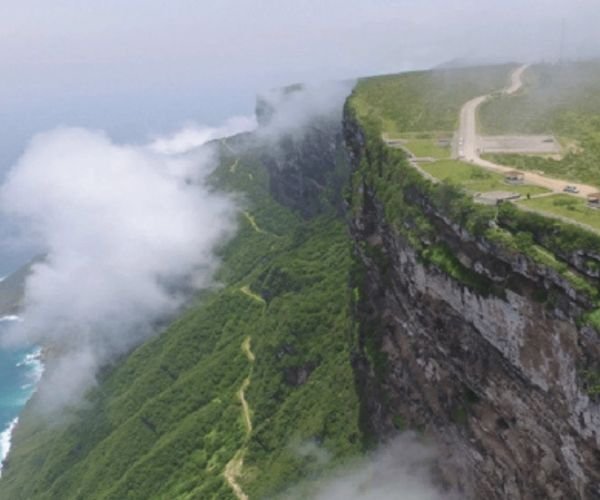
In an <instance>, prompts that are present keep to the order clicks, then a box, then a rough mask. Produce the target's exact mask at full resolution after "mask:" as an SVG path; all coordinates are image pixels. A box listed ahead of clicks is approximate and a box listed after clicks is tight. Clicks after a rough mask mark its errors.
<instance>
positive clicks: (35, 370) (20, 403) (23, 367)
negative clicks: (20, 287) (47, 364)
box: [0, 315, 44, 478]
mask: <svg viewBox="0 0 600 500" xmlns="http://www.w3.org/2000/svg"><path fill="white" fill-rule="evenodd" d="M15 321H23V320H22V318H20V317H19V316H16V315H4V316H1V317H0V324H1V323H4V322H15ZM43 361H44V351H43V348H41V347H39V346H36V347H33V348H30V349H26V350H24V351H23V353H22V355H21V356H20V359H19V361H18V362H17V363H15V364H14V369H16V370H19V371H20V372H21V373H20V374H19V375H20V378H21V382H22V383H21V384H19V386H18V387H17V388H16V389H15V391H16V393H17V394H18V398H15V400H14V407H15V408H18V414H17V415H16V416H14V417H13V418H12V419H11V420H10V422H8V425H5V426H4V427H3V428H0V478H2V471H3V466H4V464H5V462H6V459H7V457H8V455H9V453H10V449H11V444H12V437H13V434H14V431H15V429H16V428H17V426H18V424H19V416H20V413H21V411H22V410H23V408H24V407H25V405H26V404H27V402H28V401H29V400H30V399H31V397H32V396H33V395H34V394H35V392H36V391H37V388H38V386H39V383H40V380H41V378H42V375H43V373H44V362H43Z"/></svg>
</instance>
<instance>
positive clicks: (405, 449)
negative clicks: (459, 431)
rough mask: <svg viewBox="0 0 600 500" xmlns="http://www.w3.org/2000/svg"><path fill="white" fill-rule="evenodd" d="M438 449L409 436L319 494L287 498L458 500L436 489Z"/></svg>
mask: <svg viewBox="0 0 600 500" xmlns="http://www.w3.org/2000/svg"><path fill="white" fill-rule="evenodd" d="M437 456H438V455H437V451H436V449H435V448H434V447H432V446H429V445H425V444H423V443H422V442H421V441H420V440H418V439H417V437H416V436H415V435H414V434H411V433H405V434H403V435H401V436H399V437H398V438H396V439H395V440H394V441H392V442H391V443H389V444H388V445H386V446H383V447H381V448H380V449H379V450H377V451H376V452H375V453H373V454H372V455H371V456H370V457H367V458H365V459H364V460H360V461H358V462H356V463H354V464H353V465H352V466H349V467H345V468H343V469H340V470H338V471H336V472H334V473H333V474H332V476H331V477H330V478H328V479H326V480H325V481H324V482H323V483H322V484H320V485H319V486H318V487H317V490H316V491H312V492H310V493H307V492H306V491H304V490H303V491H301V492H300V491H296V490H294V491H290V493H289V495H287V496H286V498H294V499H296V498H298V499H299V498H310V499H312V500H456V499H457V498H458V497H456V496H454V495H453V494H451V493H448V492H441V491H440V490H439V489H438V488H437V487H436V486H435V485H434V481H433V475H432V467H433V465H434V462H435V459H436V457H437Z"/></svg>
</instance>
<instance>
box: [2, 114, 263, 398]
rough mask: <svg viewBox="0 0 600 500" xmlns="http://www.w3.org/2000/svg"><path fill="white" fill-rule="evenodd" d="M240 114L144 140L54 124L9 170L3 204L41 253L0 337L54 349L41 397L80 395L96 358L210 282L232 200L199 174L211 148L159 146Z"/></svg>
mask: <svg viewBox="0 0 600 500" xmlns="http://www.w3.org/2000/svg"><path fill="white" fill-rule="evenodd" d="M242 125H245V126H246V128H247V127H248V126H252V123H251V122H248V121H244V122H243V123H241V122H240V121H239V120H235V121H233V122H230V123H228V124H225V125H224V126H223V127H221V128H219V129H218V130H213V131H210V130H208V129H206V128H204V129H200V128H199V129H197V131H198V130H200V131H201V133H200V132H199V135H196V136H193V137H192V139H194V140H192V139H190V133H189V131H188V132H186V133H185V136H186V140H185V141H179V140H177V138H178V137H180V135H181V134H174V135H173V136H172V137H170V138H166V139H164V140H163V139H158V138H157V139H156V140H155V141H154V142H153V143H152V144H151V145H149V146H148V147H140V146H130V145H124V144H116V143H114V142H113V141H111V139H110V138H109V137H108V136H107V135H106V134H104V133H102V132H98V131H90V130H85V129H75V128H59V129H56V130H53V131H50V132H46V133H43V134H40V135H38V136H36V137H34V138H33V139H32V141H31V143H30V144H29V145H28V147H27V149H26V152H25V154H24V155H23V156H22V157H21V159H20V160H19V161H18V162H17V163H16V164H15V165H14V167H13V168H12V169H11V170H10V172H9V173H8V175H7V179H6V182H5V183H4V185H3V186H2V188H1V190H0V207H1V208H2V210H3V213H4V214H5V215H7V216H10V217H12V218H14V219H16V220H17V222H18V225H19V228H20V231H21V234H23V235H24V237H26V238H27V239H28V240H31V239H33V240H34V241H35V242H36V244H37V246H38V247H39V248H42V249H43V251H44V253H45V255H46V257H45V259H44V260H43V261H42V262H38V263H36V264H35V265H34V266H33V272H32V274H31V276H30V277H29V278H28V280H27V283H26V289H25V303H24V310H23V317H24V321H23V322H20V323H15V324H14V326H13V328H12V329H10V330H9V331H8V334H7V335H6V337H3V339H2V340H3V343H4V344H11V345H14V344H16V345H21V344H26V345H32V344H37V345H43V346H45V347H46V348H48V349H49V351H50V352H51V356H50V362H49V364H48V367H47V373H46V376H45V377H44V380H43V382H42V386H41V388H40V398H41V399H42V400H43V403H44V407H45V409H49V410H52V409H56V408H60V407H63V406H64V405H65V404H70V403H74V402H77V401H78V400H79V398H80V396H81V395H82V392H83V391H85V390H86V389H87V388H89V387H90V385H91V384H92V383H93V382H94V378H95V375H96V373H97V370H98V369H99V367H101V366H102V365H103V364H105V363H107V362H110V361H111V360H113V359H114V358H115V357H116V356H118V355H120V354H123V353H124V352H126V351H127V350H128V349H130V348H131V347H132V346H134V345H135V344H137V343H138V342H140V341H141V340H143V339H144V338H146V337H147V336H148V335H151V334H153V333H154V332H155V331H156V328H155V323H156V322H157V320H160V319H162V318H164V317H165V316H166V315H169V314H172V313H174V312H176V311H177V310H178V308H180V307H181V306H182V304H183V302H184V300H185V298H186V293H185V292H189V291H190V289H196V288H200V287H207V286H211V285H212V284H213V282H212V276H213V273H214V271H215V269H216V267H217V266H218V264H219V261H218V259H217V258H216V257H215V249H216V248H217V247H218V246H219V245H221V244H222V243H223V242H224V241H226V239H227V238H228V237H229V236H231V235H232V234H233V232H234V230H235V217H236V205H235V203H234V202H233V201H232V199H230V198H229V197H227V196H225V195H224V194H221V193H217V192H214V191H213V190H211V189H210V188H209V187H207V185H206V183H205V180H206V176H207V175H208V174H209V173H210V172H211V171H212V169H213V168H214V164H215V160H214V158H213V155H212V153H211V150H210V148H208V149H207V148H204V149H202V148H201V149H194V150H192V151H190V152H189V153H188V154H187V155H170V154H164V153H162V152H160V151H163V150H166V151H168V152H170V151H176V152H178V153H182V152H185V151H187V150H189V149H191V148H197V146H200V145H201V144H202V143H203V141H205V140H206V139H208V138H217V137H219V136H221V135H222V134H224V135H229V134H230V133H231V132H239V131H240V129H242V128H244V127H242ZM184 291H185V292H184Z"/></svg>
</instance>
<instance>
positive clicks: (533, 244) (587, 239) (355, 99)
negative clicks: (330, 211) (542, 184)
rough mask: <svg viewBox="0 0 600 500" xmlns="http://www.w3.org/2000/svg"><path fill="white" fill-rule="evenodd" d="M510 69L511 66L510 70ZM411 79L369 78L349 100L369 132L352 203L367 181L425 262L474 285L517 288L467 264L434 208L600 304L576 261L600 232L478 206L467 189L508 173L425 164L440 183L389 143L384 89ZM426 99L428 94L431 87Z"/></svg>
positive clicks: (489, 184)
mask: <svg viewBox="0 0 600 500" xmlns="http://www.w3.org/2000/svg"><path fill="white" fill-rule="evenodd" d="M504 70H505V71H508V70H507V68H504ZM394 78H395V80H397V82H396V83H394V82H393V80H394ZM404 78H407V79H408V80H409V82H410V81H411V79H414V76H411V75H408V76H405V75H397V76H395V77H382V78H381V80H382V81H381V82H378V81H377V79H370V80H365V81H362V82H361V84H359V85H358V86H357V88H356V89H355V91H354V93H353V94H352V96H351V98H350V100H349V102H348V105H347V109H346V116H347V119H348V120H354V121H355V122H356V126H357V127H360V129H361V130H362V132H363V135H364V148H361V151H362V153H363V154H362V156H361V157H360V168H359V169H358V170H357V171H356V172H355V173H354V175H353V178H352V187H353V191H352V193H351V195H350V196H349V200H350V202H351V204H352V209H353V210H354V211H357V210H358V209H359V208H360V207H361V204H362V203H363V199H364V196H363V194H362V193H363V190H364V187H363V186H364V185H366V186H367V187H369V188H370V189H372V190H373V191H374V193H375V195H376V196H377V198H378V200H379V201H380V202H381V203H382V205H383V209H384V213H385V217H386V222H387V223H388V224H390V225H391V226H392V227H393V228H394V230H395V231H396V232H397V233H399V234H400V235H402V236H404V237H405V238H406V239H407V240H408V241H409V242H410V244H411V246H412V247H413V248H414V249H415V250H416V251H417V252H418V254H419V255H420V257H421V258H422V260H423V262H425V263H427V264H429V265H434V266H436V267H437V268H438V269H440V270H442V271H443V272H445V273H446V274H448V275H450V276H452V277H453V278H455V279H456V280H457V281H459V282H461V283H463V284H464V285H465V286H466V287H469V288H472V289H476V290H478V291H482V290H483V291H487V292H491V293H497V294H501V292H502V290H501V289H499V288H501V287H510V286H511V283H509V282H507V283H503V284H497V285H495V286H493V287H491V286H488V284H487V283H486V278H485V276H483V275H479V273H477V272H476V271H475V270H474V269H468V268H466V267H465V266H463V264H462V263H461V262H459V261H458V259H457V257H456V252H455V251H453V250H455V249H448V248H446V247H444V245H443V240H440V239H439V234H438V233H439V230H438V228H437V222H436V218H435V217H431V216H429V215H428V213H430V212H431V211H434V212H436V213H438V214H443V215H444V217H447V218H448V219H450V220H452V221H453V222H454V223H456V224H458V225H460V226H461V227H463V228H465V229H466V230H467V231H469V233H470V234H471V235H473V236H476V237H480V238H484V239H486V240H487V241H489V242H490V243H493V244H495V245H497V247H498V249H499V250H502V251H504V252H509V253H510V252H514V253H523V254H525V255H527V256H528V257H529V258H530V259H531V260H532V261H534V262H536V263H538V264H539V265H543V266H547V267H551V268H552V269H554V270H555V271H556V272H557V273H559V274H560V275H561V276H562V277H563V278H564V279H565V280H567V281H568V282H569V283H570V284H571V285H572V286H573V288H574V289H575V290H577V291H578V292H580V293H582V294H585V295H587V296H588V297H589V298H590V299H591V301H592V303H593V304H598V305H600V302H599V301H600V291H599V289H598V284H597V281H596V280H593V279H589V278H586V277H585V276H584V275H583V274H581V273H580V272H579V271H577V270H576V269H575V267H574V266H573V262H574V258H575V256H576V255H577V253H578V252H580V251H581V249H585V250H587V251H589V252H591V253H595V254H596V255H597V254H600V236H599V235H598V234H596V233H594V232H591V231H589V230H586V229H585V228H582V227H580V226H577V225H575V223H567V222H563V221H562V220H558V219H554V218H549V217H544V216H542V215H540V214H537V213H533V212H530V211H525V210H521V209H519V208H518V207H517V206H516V205H515V204H512V203H503V204H501V205H500V206H499V207H498V208H496V207H489V206H483V205H478V204H476V203H474V202H473V200H472V199H471V197H470V196H466V195H465V191H464V188H465V187H466V188H467V190H469V191H471V190H473V191H475V190H477V191H479V190H481V191H485V190H490V189H491V190H498V189H502V190H508V189H507V185H506V184H504V181H503V179H502V178H501V177H500V176H497V177H496V176H495V175H494V174H493V173H489V172H486V171H484V170H481V169H479V168H478V167H475V166H471V165H468V164H467V165H465V164H462V163H459V162H454V161H439V162H435V163H433V164H425V165H422V168H424V169H425V170H426V171H428V172H429V173H431V174H432V175H434V176H435V177H438V178H441V179H443V182H441V183H435V184H434V183H432V182H431V181H429V180H427V179H426V178H424V177H423V176H422V175H421V174H420V173H419V172H418V171H417V170H416V169H414V168H412V167H411V166H410V164H409V162H408V161H407V159H406V156H405V154H404V153H403V152H402V151H401V150H398V149H394V148H390V147H388V146H387V145H386V144H385V142H384V141H383V140H382V134H383V133H384V132H387V130H383V129H382V127H385V126H388V122H387V121H386V120H385V119H381V117H386V116H387V113H388V110H387V108H386V106H388V105H389V99H388V98H386V97H385V96H383V97H382V96H379V97H376V90H379V91H382V89H383V90H385V88H386V86H387V87H389V88H390V89H392V91H391V92H390V95H392V96H395V95H396V94H395V91H396V89H397V88H404V87H406V86H407V85H408V86H410V83H408V84H402V83H399V82H400V81H401V80H403V79H404ZM406 98H409V97H406ZM467 98H468V96H467V97H466V98H465V100H466V99H467ZM423 99H425V100H426V99H427V89H426V88H425V89H424V90H423ZM411 105H412V104H410V105H407V106H409V107H410V106H411ZM396 109H401V106H400V107H397V108H396ZM411 109H412V108H411ZM417 110H418V106H417V107H416V108H415V109H413V111H414V113H417ZM417 114H418V113H417ZM510 190H515V191H517V190H519V191H520V192H522V193H523V194H526V193H527V190H530V194H532V195H533V194H534V193H539V192H540V191H538V190H537V189H535V188H533V187H530V186H513V185H510ZM542 200H552V197H549V198H540V199H535V200H534V199H532V200H531V202H529V201H528V202H527V203H533V202H534V201H535V202H536V203H537V202H540V203H542ZM550 203H551V201H550ZM575 220H576V219H575ZM440 244H441V246H440ZM599 264H600V262H598V261H597V259H595V258H594V259H590V262H589V263H588V264H587V266H588V269H590V270H593V269H595V266H597V265H599ZM536 300H540V301H545V300H548V297H546V296H545V295H544V296H542V295H541V294H538V295H537V296H536ZM598 305H596V307H598ZM582 319H584V318H582ZM588 322H589V321H588Z"/></svg>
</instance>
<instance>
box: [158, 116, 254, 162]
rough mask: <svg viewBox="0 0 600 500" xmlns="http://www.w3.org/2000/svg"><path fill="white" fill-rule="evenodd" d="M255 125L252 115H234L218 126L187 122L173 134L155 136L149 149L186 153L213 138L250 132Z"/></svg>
mask: <svg viewBox="0 0 600 500" xmlns="http://www.w3.org/2000/svg"><path fill="white" fill-rule="evenodd" d="M256 125H257V124H256V118H255V117H254V116H252V117H250V116H235V117H233V118H230V119H229V120H227V121H226V122H225V123H224V124H223V125H221V126H220V127H204V126H200V125H198V124H195V123H189V124H188V125H186V126H185V127H183V128H182V129H181V130H179V131H177V132H175V133H174V134H171V135H169V136H166V137H157V138H155V139H154V140H153V141H152V142H151V143H150V149H152V150H153V151H155V152H157V153H163V154H169V155H172V154H181V153H186V152H188V151H191V150H192V149H194V148H197V147H199V146H202V145H203V144H205V143H207V142H208V141H212V140H214V139H220V138H222V137H229V136H232V135H236V134H240V133H242V132H250V131H252V130H254V129H255V128H256Z"/></svg>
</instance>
